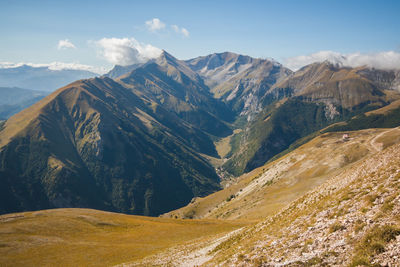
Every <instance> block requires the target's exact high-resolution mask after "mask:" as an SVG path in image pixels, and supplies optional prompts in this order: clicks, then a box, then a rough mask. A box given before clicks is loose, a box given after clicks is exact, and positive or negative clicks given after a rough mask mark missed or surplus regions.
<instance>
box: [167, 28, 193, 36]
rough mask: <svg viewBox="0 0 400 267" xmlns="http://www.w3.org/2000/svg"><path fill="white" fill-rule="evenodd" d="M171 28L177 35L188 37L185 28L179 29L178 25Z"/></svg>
mask: <svg viewBox="0 0 400 267" xmlns="http://www.w3.org/2000/svg"><path fill="white" fill-rule="evenodd" d="M171 28H172V29H173V30H174V31H175V32H176V33H179V34H182V35H183V36H184V37H189V31H188V30H187V29H185V28H183V27H182V28H180V27H179V26H178V25H171Z"/></svg>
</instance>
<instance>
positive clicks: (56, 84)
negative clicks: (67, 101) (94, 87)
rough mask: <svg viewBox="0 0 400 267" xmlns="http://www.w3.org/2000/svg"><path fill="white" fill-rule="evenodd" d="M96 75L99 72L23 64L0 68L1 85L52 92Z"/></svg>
mask: <svg viewBox="0 0 400 267" xmlns="http://www.w3.org/2000/svg"><path fill="white" fill-rule="evenodd" d="M95 76H98V74H96V73H93V72H90V71H85V70H73V69H61V70H54V69H50V68H49V67H32V66H28V65H22V66H19V67H12V68H0V87H19V88H27V89H31V90H37V91H47V92H52V91H55V90H56V89H58V88H60V87H62V86H64V85H66V84H68V83H71V82H74V81H76V80H80V79H87V78H92V77H95Z"/></svg>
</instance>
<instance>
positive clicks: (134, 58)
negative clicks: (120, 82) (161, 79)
mask: <svg viewBox="0 0 400 267" xmlns="http://www.w3.org/2000/svg"><path fill="white" fill-rule="evenodd" d="M95 43H96V45H97V46H98V47H99V48H100V51H99V54H100V56H101V57H103V58H104V59H106V60H107V61H108V62H110V63H112V64H118V65H125V66H126V65H130V64H134V63H139V62H145V61H146V60H148V59H151V58H156V57H158V56H159V55H160V54H161V52H162V50H161V49H159V48H157V47H154V46H152V45H150V44H143V43H139V42H138V41H136V40H135V39H134V38H103V39H101V40H99V41H97V42H95Z"/></svg>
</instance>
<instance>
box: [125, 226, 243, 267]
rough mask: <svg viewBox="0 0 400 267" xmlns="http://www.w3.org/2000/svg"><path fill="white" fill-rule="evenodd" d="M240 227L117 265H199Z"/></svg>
mask: <svg viewBox="0 0 400 267" xmlns="http://www.w3.org/2000/svg"><path fill="white" fill-rule="evenodd" d="M242 229H243V227H242V228H239V229H237V230H234V231H231V232H229V233H227V234H224V235H222V236H219V237H217V238H216V237H211V238H207V239H206V240H201V241H198V242H192V243H189V244H186V245H181V246H177V247H174V248H171V249H168V250H166V251H164V252H161V253H159V254H156V255H153V256H150V257H147V258H145V259H143V260H142V261H140V262H135V263H124V264H120V265H117V266H118V267H128V266H182V267H193V266H200V265H202V264H204V263H206V262H207V261H209V260H211V259H212V258H213V256H214V254H213V253H211V252H212V251H213V250H214V249H215V248H216V247H217V246H218V245H219V244H221V243H222V242H224V241H226V240H228V239H229V238H230V237H232V236H234V235H235V234H237V233H239V232H240V231H241V230H242Z"/></svg>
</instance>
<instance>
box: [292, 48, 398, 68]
mask: <svg viewBox="0 0 400 267" xmlns="http://www.w3.org/2000/svg"><path fill="white" fill-rule="evenodd" d="M325 60H328V61H329V62H332V63H335V64H339V65H342V66H347V67H360V66H368V67H371V68H377V69H400V53H398V52H395V51H383V52H378V53H359V52H356V53H350V54H341V53H338V52H334V51H319V52H317V53H314V54H311V55H306V56H297V57H292V58H288V59H286V60H285V61H284V62H285V65H286V66H287V67H288V68H290V69H292V70H297V69H299V68H301V67H303V66H305V65H308V64H311V63H314V62H323V61H325Z"/></svg>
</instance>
